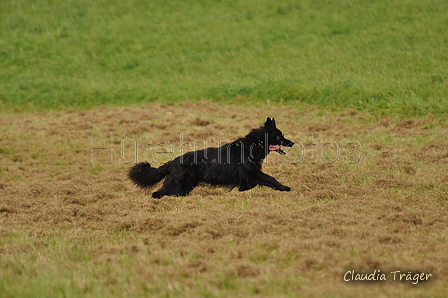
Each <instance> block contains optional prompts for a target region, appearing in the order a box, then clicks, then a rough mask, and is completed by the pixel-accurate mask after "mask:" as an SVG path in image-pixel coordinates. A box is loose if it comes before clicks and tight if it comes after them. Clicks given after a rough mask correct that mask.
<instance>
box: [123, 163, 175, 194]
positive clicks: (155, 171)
mask: <svg viewBox="0 0 448 298" xmlns="http://www.w3.org/2000/svg"><path fill="white" fill-rule="evenodd" d="M168 174H169V171H168V165H167V164H164V165H163V166H161V167H159V168H153V167H151V165H150V164H149V162H146V161H144V162H141V163H138V164H136V165H135V166H133V167H132V168H130V169H129V172H128V177H129V179H131V181H132V182H134V184H136V185H137V186H140V187H142V188H150V187H152V186H153V185H155V184H156V183H157V182H159V181H160V180H162V179H163V178H165V176H166V175H168Z"/></svg>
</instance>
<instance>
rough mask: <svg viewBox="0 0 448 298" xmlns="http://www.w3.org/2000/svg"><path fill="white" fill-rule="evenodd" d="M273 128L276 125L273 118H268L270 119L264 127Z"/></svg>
mask: <svg viewBox="0 0 448 298" xmlns="http://www.w3.org/2000/svg"><path fill="white" fill-rule="evenodd" d="M271 126H272V127H273V126H274V125H273V123H272V120H271V118H269V117H268V119H266V123H265V124H264V127H271Z"/></svg>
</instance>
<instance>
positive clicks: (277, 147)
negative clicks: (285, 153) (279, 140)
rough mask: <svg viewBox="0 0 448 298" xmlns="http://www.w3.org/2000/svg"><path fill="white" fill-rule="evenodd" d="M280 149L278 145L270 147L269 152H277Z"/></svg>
mask: <svg viewBox="0 0 448 298" xmlns="http://www.w3.org/2000/svg"><path fill="white" fill-rule="evenodd" d="M279 149H280V146H279V145H270V146H269V151H277V150H279Z"/></svg>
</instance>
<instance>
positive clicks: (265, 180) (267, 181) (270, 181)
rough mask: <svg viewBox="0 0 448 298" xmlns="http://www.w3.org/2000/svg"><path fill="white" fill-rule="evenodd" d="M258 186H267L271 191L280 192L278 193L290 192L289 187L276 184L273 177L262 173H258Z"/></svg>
mask: <svg viewBox="0 0 448 298" xmlns="http://www.w3.org/2000/svg"><path fill="white" fill-rule="evenodd" d="M258 178H259V181H258V184H260V185H264V186H269V187H271V188H273V189H276V190H280V191H290V190H291V187H288V186H285V185H283V184H281V183H280V182H278V181H277V180H276V179H275V178H274V177H271V176H269V175H267V174H265V173H263V172H259V173H258Z"/></svg>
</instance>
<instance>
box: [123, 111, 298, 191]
mask: <svg viewBox="0 0 448 298" xmlns="http://www.w3.org/2000/svg"><path fill="white" fill-rule="evenodd" d="M292 145H294V143H293V142H291V141H290V140H287V139H285V138H284V136H283V133H282V132H281V131H280V130H278V129H277V127H276V125H275V120H274V118H272V119H271V118H267V120H266V123H265V124H264V125H263V126H261V127H259V128H256V129H252V131H251V132H250V133H249V134H248V135H247V136H245V137H244V138H239V139H238V140H236V141H234V142H232V143H228V144H225V145H223V146H221V147H219V148H206V149H203V150H197V151H192V152H188V153H185V154H184V155H181V156H179V157H177V158H175V159H173V160H171V161H169V162H167V163H165V164H164V165H162V166H161V167H159V168H153V167H151V165H150V164H149V163H148V162H141V163H139V164H136V165H135V166H133V167H132V168H131V169H130V170H129V173H128V176H129V178H130V179H131V180H132V182H134V183H135V184H136V185H138V186H140V187H143V188H149V187H152V186H153V185H155V184H156V183H157V182H159V181H161V180H162V179H164V178H165V181H164V182H163V185H162V188H161V189H159V190H158V191H156V192H154V193H153V194H152V197H153V198H156V199H159V198H161V197H163V196H165V195H167V196H186V195H188V194H189V193H190V192H191V191H192V190H193V188H195V187H196V186H197V185H198V184H200V183H208V184H211V185H213V186H217V185H221V186H229V187H238V190H239V191H245V190H249V189H251V188H253V187H255V186H257V185H265V186H269V187H272V188H273V189H276V190H280V191H290V190H291V188H289V187H288V186H285V185H282V184H281V183H280V182H278V181H277V180H276V179H275V178H274V177H271V176H269V175H267V174H265V173H263V172H261V165H262V162H263V160H264V158H265V157H266V156H267V155H268V154H269V152H271V151H276V152H278V153H279V154H285V152H284V151H283V150H281V148H280V146H286V147H291V146H292Z"/></svg>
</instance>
